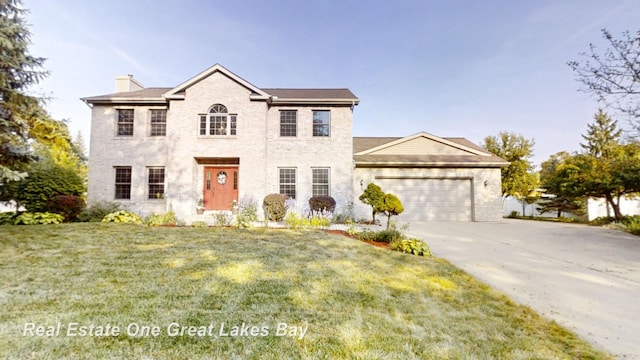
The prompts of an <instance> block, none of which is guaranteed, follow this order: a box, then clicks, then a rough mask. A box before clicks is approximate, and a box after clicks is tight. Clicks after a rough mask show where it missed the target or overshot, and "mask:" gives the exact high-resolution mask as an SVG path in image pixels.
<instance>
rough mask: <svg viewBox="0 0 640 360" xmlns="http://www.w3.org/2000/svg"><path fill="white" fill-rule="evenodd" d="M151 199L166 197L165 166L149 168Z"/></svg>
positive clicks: (148, 183)
mask: <svg viewBox="0 0 640 360" xmlns="http://www.w3.org/2000/svg"><path fill="white" fill-rule="evenodd" d="M147 185H148V186H149V195H148V196H149V199H162V198H163V197H164V168H163V167H157V168H149V180H148V182H147Z"/></svg>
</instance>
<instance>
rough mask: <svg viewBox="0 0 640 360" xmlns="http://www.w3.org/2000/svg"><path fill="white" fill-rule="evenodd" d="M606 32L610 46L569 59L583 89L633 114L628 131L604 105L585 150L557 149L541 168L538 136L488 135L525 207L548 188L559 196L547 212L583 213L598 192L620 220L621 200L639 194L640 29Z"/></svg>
mask: <svg viewBox="0 0 640 360" xmlns="http://www.w3.org/2000/svg"><path fill="white" fill-rule="evenodd" d="M602 33H603V37H604V38H605V40H606V41H607V43H608V45H609V47H608V48H607V49H605V50H604V52H602V53H600V52H599V51H598V49H597V47H596V46H595V45H593V44H590V45H589V51H588V52H584V53H581V54H580V55H581V56H582V57H583V58H585V59H586V60H585V61H582V62H581V61H570V62H568V63H567V64H568V65H569V66H570V67H571V68H572V69H573V71H574V72H575V73H576V77H577V81H578V82H579V83H580V84H581V85H582V88H580V90H581V91H585V92H587V93H590V94H592V95H594V96H595V97H596V98H597V100H598V101H599V102H600V103H601V104H602V105H603V106H605V107H607V108H608V109H612V110H614V111H616V112H617V114H619V115H620V116H626V117H628V119H629V123H630V127H631V130H630V131H625V130H623V129H622V128H621V127H620V126H619V124H618V122H617V120H614V119H613V118H612V116H611V115H609V114H608V113H607V112H606V111H605V110H604V109H602V108H601V109H599V110H598V111H597V113H596V114H595V115H594V118H593V122H591V123H589V124H588V125H587V132H586V133H585V134H583V135H582V139H583V142H582V143H581V144H580V146H581V151H577V152H574V153H569V152H566V151H562V152H559V153H556V154H553V155H551V156H550V157H549V159H547V160H546V161H544V162H543V163H542V164H541V170H540V171H538V172H535V171H534V165H533V164H532V163H531V161H530V160H531V157H532V155H533V146H534V144H535V143H534V140H533V139H527V138H525V137H524V136H522V135H519V134H516V133H511V132H501V133H500V134H498V135H497V136H488V137H486V138H485V139H484V141H483V143H482V144H481V145H482V146H483V147H484V148H485V149H486V150H488V151H490V152H491V153H493V154H495V155H497V156H499V157H501V158H503V159H505V160H507V161H509V162H510V165H509V166H507V167H505V168H503V169H502V195H503V197H507V196H513V197H515V198H517V199H518V200H519V201H521V202H522V204H523V209H524V204H527V203H533V202H535V201H536V200H538V198H539V197H540V190H541V189H544V191H545V192H547V193H550V194H554V195H556V197H555V198H554V199H553V200H550V201H546V202H545V203H543V206H542V209H541V210H542V211H543V212H545V211H555V212H557V214H558V216H560V215H561V214H562V212H573V213H580V212H581V211H583V209H584V206H585V199H587V198H589V197H595V198H603V199H605V200H606V203H607V206H608V207H610V208H611V209H612V211H613V217H614V218H615V219H616V220H618V221H620V220H622V218H623V216H624V214H622V212H621V211H620V199H621V198H623V197H624V196H627V195H633V194H636V195H637V194H639V193H640V30H639V31H638V32H637V33H636V34H632V33H630V32H624V33H623V35H622V37H621V38H620V39H616V38H614V36H613V35H612V34H611V33H610V32H609V31H607V30H606V29H604V30H602ZM523 215H524V210H523Z"/></svg>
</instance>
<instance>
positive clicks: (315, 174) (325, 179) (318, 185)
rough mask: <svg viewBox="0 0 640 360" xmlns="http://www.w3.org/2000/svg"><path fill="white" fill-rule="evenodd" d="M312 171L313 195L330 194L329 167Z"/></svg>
mask: <svg viewBox="0 0 640 360" xmlns="http://www.w3.org/2000/svg"><path fill="white" fill-rule="evenodd" d="M311 172H312V173H311V181H312V189H311V193H312V196H329V169H328V168H318V169H312V170H311Z"/></svg>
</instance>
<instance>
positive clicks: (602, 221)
mask: <svg viewBox="0 0 640 360" xmlns="http://www.w3.org/2000/svg"><path fill="white" fill-rule="evenodd" d="M615 221H616V218H614V217H611V216H600V217H597V218H595V219H593V220H591V221H589V224H590V225H595V226H602V225H606V224H610V223H612V222H615Z"/></svg>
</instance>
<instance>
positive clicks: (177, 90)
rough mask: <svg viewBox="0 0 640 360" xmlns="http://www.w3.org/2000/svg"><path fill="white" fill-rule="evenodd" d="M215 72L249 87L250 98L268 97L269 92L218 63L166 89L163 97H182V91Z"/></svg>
mask: <svg viewBox="0 0 640 360" xmlns="http://www.w3.org/2000/svg"><path fill="white" fill-rule="evenodd" d="M216 72H220V73H222V74H224V75H226V76H227V77H228V78H230V79H231V80H233V81H235V82H237V83H238V84H240V85H242V86H244V87H245V88H247V89H249V90H250V91H251V93H252V95H251V96H252V98H254V97H255V98H256V99H267V98H268V97H269V94H267V93H266V92H264V90H262V89H260V88H258V87H257V86H255V85H253V84H251V83H250V82H248V81H247V80H245V79H243V78H241V77H240V76H238V75H236V74H234V73H232V72H231V71H229V70H228V69H227V68H225V67H224V66H222V65H220V64H215V65H213V66H211V67H210V68H208V69H206V70H204V71H203V72H201V73H199V74H198V75H196V76H194V77H192V78H191V79H189V80H187V81H185V82H183V83H182V84H180V85H178V86H176V87H174V88H173V89H171V90H169V91H167V92H166V93H165V94H164V97H165V98H167V99H184V96H185V95H184V91H185V90H186V89H187V88H189V87H191V86H193V85H195V84H197V83H198V82H200V81H201V80H203V79H205V78H207V77H209V76H211V75H212V74H214V73H216Z"/></svg>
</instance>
